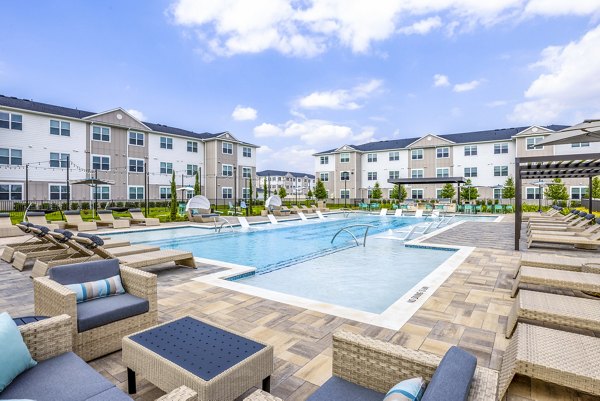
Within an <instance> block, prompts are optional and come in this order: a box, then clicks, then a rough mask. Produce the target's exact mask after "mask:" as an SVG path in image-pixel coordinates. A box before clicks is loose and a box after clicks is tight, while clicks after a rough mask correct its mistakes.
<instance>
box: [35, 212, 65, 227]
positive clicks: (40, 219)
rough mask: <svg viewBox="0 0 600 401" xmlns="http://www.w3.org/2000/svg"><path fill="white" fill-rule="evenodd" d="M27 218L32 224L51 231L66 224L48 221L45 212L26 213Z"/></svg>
mask: <svg viewBox="0 0 600 401" xmlns="http://www.w3.org/2000/svg"><path fill="white" fill-rule="evenodd" d="M25 218H26V219H27V221H28V222H29V223H31V224H35V225H38V226H45V227H48V228H49V229H51V230H55V229H57V228H59V227H60V225H63V224H64V222H63V221H61V222H54V221H53V222H49V221H48V220H46V213H44V212H27V213H25Z"/></svg>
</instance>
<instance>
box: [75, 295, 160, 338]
mask: <svg viewBox="0 0 600 401" xmlns="http://www.w3.org/2000/svg"><path fill="white" fill-rule="evenodd" d="M149 309H150V303H149V302H148V300H147V299H143V298H139V297H136V296H134V295H131V294H122V295H115V296H112V297H108V298H98V299H94V300H92V301H87V302H82V303H80V304H77V331H78V332H80V333H81V332H84V331H87V330H90V329H93V328H96V327H100V326H104V325H106V324H109V323H112V322H116V321H118V320H121V319H126V318H128V317H132V316H137V315H140V314H142V313H146V312H148V310H149Z"/></svg>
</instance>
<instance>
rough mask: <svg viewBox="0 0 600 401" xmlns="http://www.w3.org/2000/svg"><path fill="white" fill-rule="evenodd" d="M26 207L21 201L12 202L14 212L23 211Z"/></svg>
mask: <svg viewBox="0 0 600 401" xmlns="http://www.w3.org/2000/svg"><path fill="white" fill-rule="evenodd" d="M25 209H27V205H26V204H25V203H23V202H15V203H14V204H13V210H14V211H16V212H23V211H25Z"/></svg>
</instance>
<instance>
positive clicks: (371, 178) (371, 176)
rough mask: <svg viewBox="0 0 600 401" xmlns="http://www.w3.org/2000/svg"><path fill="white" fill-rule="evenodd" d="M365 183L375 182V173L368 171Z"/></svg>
mask: <svg viewBox="0 0 600 401" xmlns="http://www.w3.org/2000/svg"><path fill="white" fill-rule="evenodd" d="M367 181H377V171H368V172H367Z"/></svg>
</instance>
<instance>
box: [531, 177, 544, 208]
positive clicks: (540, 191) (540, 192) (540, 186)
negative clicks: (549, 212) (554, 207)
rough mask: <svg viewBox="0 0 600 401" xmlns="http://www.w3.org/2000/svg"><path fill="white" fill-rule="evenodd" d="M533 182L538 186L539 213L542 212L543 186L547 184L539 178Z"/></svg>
mask: <svg viewBox="0 0 600 401" xmlns="http://www.w3.org/2000/svg"><path fill="white" fill-rule="evenodd" d="M533 184H534V185H537V186H538V213H542V187H543V186H544V185H546V183H545V182H544V181H542V180H539V181H537V182H534V183H533Z"/></svg>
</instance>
